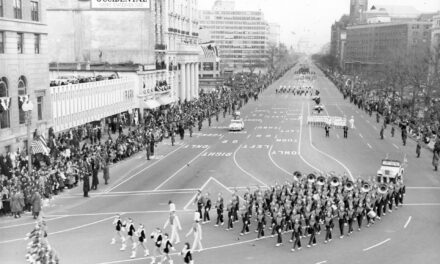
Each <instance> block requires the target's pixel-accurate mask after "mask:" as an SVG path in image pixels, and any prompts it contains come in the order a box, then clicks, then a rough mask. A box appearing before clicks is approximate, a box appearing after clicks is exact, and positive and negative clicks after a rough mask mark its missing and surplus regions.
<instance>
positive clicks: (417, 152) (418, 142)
mask: <svg viewBox="0 0 440 264" xmlns="http://www.w3.org/2000/svg"><path fill="white" fill-rule="evenodd" d="M421 149H422V146H421V145H420V140H417V146H416V155H417V158H420V151H421Z"/></svg>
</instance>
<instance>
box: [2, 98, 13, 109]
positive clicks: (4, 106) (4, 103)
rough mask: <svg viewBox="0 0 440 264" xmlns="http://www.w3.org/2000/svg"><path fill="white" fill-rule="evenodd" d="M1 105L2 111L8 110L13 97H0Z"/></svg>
mask: <svg viewBox="0 0 440 264" xmlns="http://www.w3.org/2000/svg"><path fill="white" fill-rule="evenodd" d="M0 106H1V110H2V111H8V110H9V107H10V106H11V97H0Z"/></svg>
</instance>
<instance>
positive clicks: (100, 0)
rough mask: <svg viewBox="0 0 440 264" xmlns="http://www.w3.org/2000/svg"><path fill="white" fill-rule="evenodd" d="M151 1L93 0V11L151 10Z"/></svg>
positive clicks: (91, 2)
mask: <svg viewBox="0 0 440 264" xmlns="http://www.w3.org/2000/svg"><path fill="white" fill-rule="evenodd" d="M150 2H151V0H91V1H90V4H91V7H92V9H149V8H150Z"/></svg>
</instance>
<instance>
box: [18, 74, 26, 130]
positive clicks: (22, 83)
mask: <svg viewBox="0 0 440 264" xmlns="http://www.w3.org/2000/svg"><path fill="white" fill-rule="evenodd" d="M26 90H27V89H26V78H25V77H24V76H20V78H19V79H18V95H19V96H23V95H26V92H27V91H26ZM22 104H23V102H20V98H19V99H18V112H19V120H18V121H19V124H24V123H25V122H26V112H25V111H23V109H22V108H21V106H22Z"/></svg>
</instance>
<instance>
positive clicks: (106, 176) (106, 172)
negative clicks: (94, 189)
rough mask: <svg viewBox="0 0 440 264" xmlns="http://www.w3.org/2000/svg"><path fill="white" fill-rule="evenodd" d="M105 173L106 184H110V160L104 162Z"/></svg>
mask: <svg viewBox="0 0 440 264" xmlns="http://www.w3.org/2000/svg"><path fill="white" fill-rule="evenodd" d="M102 171H103V174H104V182H105V185H107V184H108V180H109V179H110V166H109V165H108V162H106V163H105V164H104V168H103V169H102Z"/></svg>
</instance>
